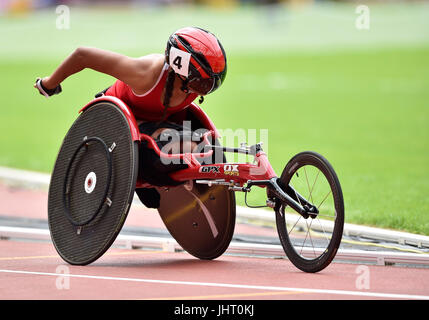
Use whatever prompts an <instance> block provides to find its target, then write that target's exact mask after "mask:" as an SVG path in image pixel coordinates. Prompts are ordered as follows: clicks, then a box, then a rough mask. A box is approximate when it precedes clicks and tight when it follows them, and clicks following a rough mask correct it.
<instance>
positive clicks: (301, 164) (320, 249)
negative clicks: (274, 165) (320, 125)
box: [276, 151, 344, 272]
mask: <svg viewBox="0 0 429 320" xmlns="http://www.w3.org/2000/svg"><path fill="white" fill-rule="evenodd" d="M279 182H280V184H281V185H282V186H290V187H292V190H294V192H296V193H297V194H299V195H301V196H302V197H304V198H305V199H306V200H307V201H308V202H309V203H311V204H312V205H314V206H316V208H317V211H318V213H317V214H313V215H310V216H308V217H307V218H305V217H303V216H302V215H300V214H299V213H297V212H295V211H294V210H292V209H291V208H290V207H287V206H286V205H285V204H280V205H278V206H277V208H276V225H277V231H278V234H279V237H280V242H281V244H282V246H283V249H284V251H285V253H286V255H287V257H288V258H289V259H290V261H291V262H292V263H293V264H294V265H295V266H296V267H297V268H299V269H301V270H302V271H305V272H318V271H320V270H322V269H324V268H326V267H327V266H328V265H329V264H330V263H331V261H332V260H333V259H334V257H335V255H336V253H337V250H338V247H339V246H340V242H341V238H342V234H343V227H344V200H343V194H342V191H341V186H340V182H339V180H338V178H337V175H336V173H335V171H334V169H333V168H332V166H331V165H330V163H329V162H328V161H327V160H326V159H325V158H324V157H323V156H321V155H320V154H318V153H315V152H309V151H307V152H302V153H299V154H297V155H296V156H294V157H293V158H292V159H291V160H290V161H289V162H288V164H287V165H286V167H285V169H284V170H283V173H282V175H281V177H280V181H279ZM296 199H299V197H298V196H297V195H296ZM298 202H300V200H298ZM300 204H301V205H303V204H302V203H300Z"/></svg>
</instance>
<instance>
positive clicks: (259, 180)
mask: <svg viewBox="0 0 429 320" xmlns="http://www.w3.org/2000/svg"><path fill="white" fill-rule="evenodd" d="M101 101H107V102H111V103H113V104H115V105H116V106H118V107H119V108H120V109H121V111H122V112H123V114H124V115H125V117H126V119H127V121H128V124H129V127H130V130H131V136H132V139H133V140H134V141H147V142H148V146H149V147H150V148H152V149H153V150H154V151H155V152H156V153H157V154H158V155H159V156H160V157H161V158H167V159H180V160H181V161H183V162H184V163H186V164H187V165H188V168H187V169H182V170H178V171H175V172H173V173H171V174H170V177H171V178H172V179H174V180H176V181H183V182H186V181H189V180H196V182H197V183H204V184H208V185H212V184H221V185H227V186H229V188H230V190H233V191H243V192H248V191H250V188H251V187H252V186H259V187H263V188H264V187H267V188H268V190H267V194H271V195H274V196H275V197H276V198H277V199H278V200H280V201H281V202H282V203H286V204H287V205H289V206H290V207H292V208H293V209H294V210H295V211H296V212H298V213H299V214H301V215H302V216H303V217H304V218H306V219H307V218H308V217H309V216H315V215H317V214H318V210H317V208H316V206H314V205H313V204H311V203H310V202H308V201H307V200H306V199H305V198H304V197H303V196H301V195H300V194H299V193H298V192H296V191H295V190H294V189H293V188H292V187H291V186H287V187H286V186H280V184H279V183H278V180H279V179H278V176H277V175H276V173H275V171H274V169H273V168H272V166H271V164H270V162H269V160H268V157H267V155H266V153H265V152H263V150H262V148H261V144H256V145H253V146H250V147H247V148H244V147H241V148H227V147H222V146H216V145H213V144H211V143H210V141H209V137H213V138H218V137H219V133H218V131H217V129H216V127H215V126H214V124H213V122H212V121H211V120H210V119H209V118H208V116H207V114H206V113H205V112H204V111H203V110H202V109H201V108H200V107H198V106H197V105H196V104H195V103H192V104H191V105H190V106H189V107H188V108H191V112H192V113H193V114H194V115H195V116H196V117H197V118H198V120H199V121H200V122H201V123H202V125H203V126H204V127H205V128H206V129H208V131H207V132H206V133H205V134H204V135H203V139H204V141H205V142H206V147H208V148H211V150H209V151H207V152H203V153H183V154H167V153H164V152H162V151H161V150H160V149H159V147H158V145H157V144H156V143H155V141H154V139H153V138H152V137H150V136H148V135H146V134H143V133H140V131H139V128H138V125H137V121H136V119H135V117H134V115H133V113H132V112H131V111H130V108H129V107H128V106H127V105H126V104H125V103H124V102H123V101H122V100H120V99H118V98H116V97H113V96H101V97H98V98H95V99H94V100H92V101H91V102H89V103H88V104H87V105H85V106H84V107H83V108H82V109H81V110H80V111H79V112H82V111H84V110H85V109H87V108H88V107H90V106H92V105H93V104H95V103H97V102H101ZM216 148H220V149H221V150H222V151H223V152H234V153H243V154H247V155H253V156H254V157H255V161H256V164H250V163H214V164H209V165H202V164H200V162H198V160H197V159H201V158H205V157H209V156H211V155H212V154H213V149H216ZM183 162H182V163H183ZM227 169H233V170H227ZM200 179H201V180H200ZM245 184H246V185H245ZM148 187H151V185H150V184H149V183H146V182H144V181H137V183H136V188H148ZM285 187H286V188H285ZM267 206H269V207H272V208H274V207H275V206H276V203H275V202H274V201H271V200H270V199H268V200H267Z"/></svg>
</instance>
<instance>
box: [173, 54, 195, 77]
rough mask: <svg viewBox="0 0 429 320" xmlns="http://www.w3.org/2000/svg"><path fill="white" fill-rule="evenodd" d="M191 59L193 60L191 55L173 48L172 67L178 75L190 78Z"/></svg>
mask: <svg viewBox="0 0 429 320" xmlns="http://www.w3.org/2000/svg"><path fill="white" fill-rule="evenodd" d="M190 59H191V54H190V53H188V52H184V51H182V50H179V49H177V48H174V47H171V49H170V66H171V67H172V68H173V70H174V72H176V73H177V74H180V75H181V76H184V77H188V74H189V60H190Z"/></svg>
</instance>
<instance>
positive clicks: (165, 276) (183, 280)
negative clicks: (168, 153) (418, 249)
mask: <svg viewBox="0 0 429 320" xmlns="http://www.w3.org/2000/svg"><path fill="white" fill-rule="evenodd" d="M46 198H47V194H46V192H45V191H41V190H25V189H21V188H11V187H7V186H5V185H4V184H0V215H4V216H16V217H28V218H38V219H46V212H47V211H46V210H47V209H46ZM125 226H146V227H154V228H163V225H162V221H161V220H160V218H159V217H158V215H157V212H156V211H153V210H147V209H145V208H143V207H141V206H135V207H132V208H131V210H130V213H129V216H128V219H127V221H126V223H125ZM235 232H236V233H237V234H238V233H243V234H250V233H253V234H274V233H275V231H274V230H267V229H266V228H260V227H255V226H249V225H241V224H237V226H236V231H235ZM0 298H1V299H2V300H5V299H7V300H10V299H19V300H23V299H24V300H25V299H46V300H52V299H55V300H57V299H67V300H68V299H84V300H85V299H97V300H99V299H115V300H116V299H127V300H128V299H132V300H134V299H161V300H170V299H177V300H192V299H195V300H216V299H219V300H286V299H299V300H307V299H311V300H314V299H317V300H324V299H328V300H332V299H334V300H338V299H341V300H343V299H353V300H356V299H359V300H360V299H369V300H373V299H382V300H386V299H388V300H390V299H401V300H404V299H405V300H410V299H411V300H414V299H429V269H427V268H408V267H395V266H375V265H367V266H363V265H359V264H345V263H333V264H331V265H330V266H329V267H328V268H327V269H325V270H323V271H322V272H319V273H317V274H306V273H303V272H301V271H299V270H298V269H296V268H295V267H294V266H293V265H292V264H291V263H290V262H289V261H288V260H286V259H270V258H259V257H243V256H232V255H226V254H225V255H223V256H221V257H220V258H218V259H216V260H213V261H202V260H198V259H196V258H194V257H193V256H191V255H189V254H187V253H186V252H175V253H171V252H162V251H143V250H129V249H121V248H113V247H112V248H111V249H109V250H108V251H107V252H106V253H105V255H104V256H102V257H101V258H100V259H99V260H97V261H96V262H95V263H93V264H91V265H89V266H71V265H68V264H66V263H65V262H64V261H62V260H61V258H60V257H59V256H58V254H57V253H56V251H55V249H54V247H53V245H52V244H51V243H50V242H40V241H39V242H29V241H16V240H0Z"/></svg>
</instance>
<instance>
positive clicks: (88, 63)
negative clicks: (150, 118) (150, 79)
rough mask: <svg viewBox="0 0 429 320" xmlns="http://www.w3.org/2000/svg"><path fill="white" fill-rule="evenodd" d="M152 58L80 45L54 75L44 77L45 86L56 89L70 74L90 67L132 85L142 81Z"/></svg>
mask: <svg viewBox="0 0 429 320" xmlns="http://www.w3.org/2000/svg"><path fill="white" fill-rule="evenodd" d="M151 63H152V62H151V60H150V59H144V58H130V57H127V56H125V55H122V54H119V53H115V52H111V51H106V50H102V49H98V48H90V47H79V48H77V49H76V50H75V51H73V53H72V54H71V55H69V56H68V57H67V58H66V59H65V60H64V61H63V62H62V63H61V64H60V65H59V67H58V68H57V69H56V70H55V71H54V72H53V73H52V75H50V76H48V77H45V78H43V86H44V87H45V88H47V89H54V88H56V87H57V86H59V85H60V84H61V82H63V81H64V80H65V79H67V78H68V77H69V76H71V75H73V74H75V73H77V72H79V71H82V70H83V69H86V68H89V69H93V70H95V71H99V72H102V73H105V74H108V75H111V76H113V77H115V78H116V79H119V80H121V81H123V82H125V83H127V84H128V85H130V86H131V87H134V86H135V85H136V84H138V83H140V84H141V82H142V79H144V78H145V77H144V76H145V74H146V75H147V73H146V71H147V70H148V69H149V68H150V66H151Z"/></svg>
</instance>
